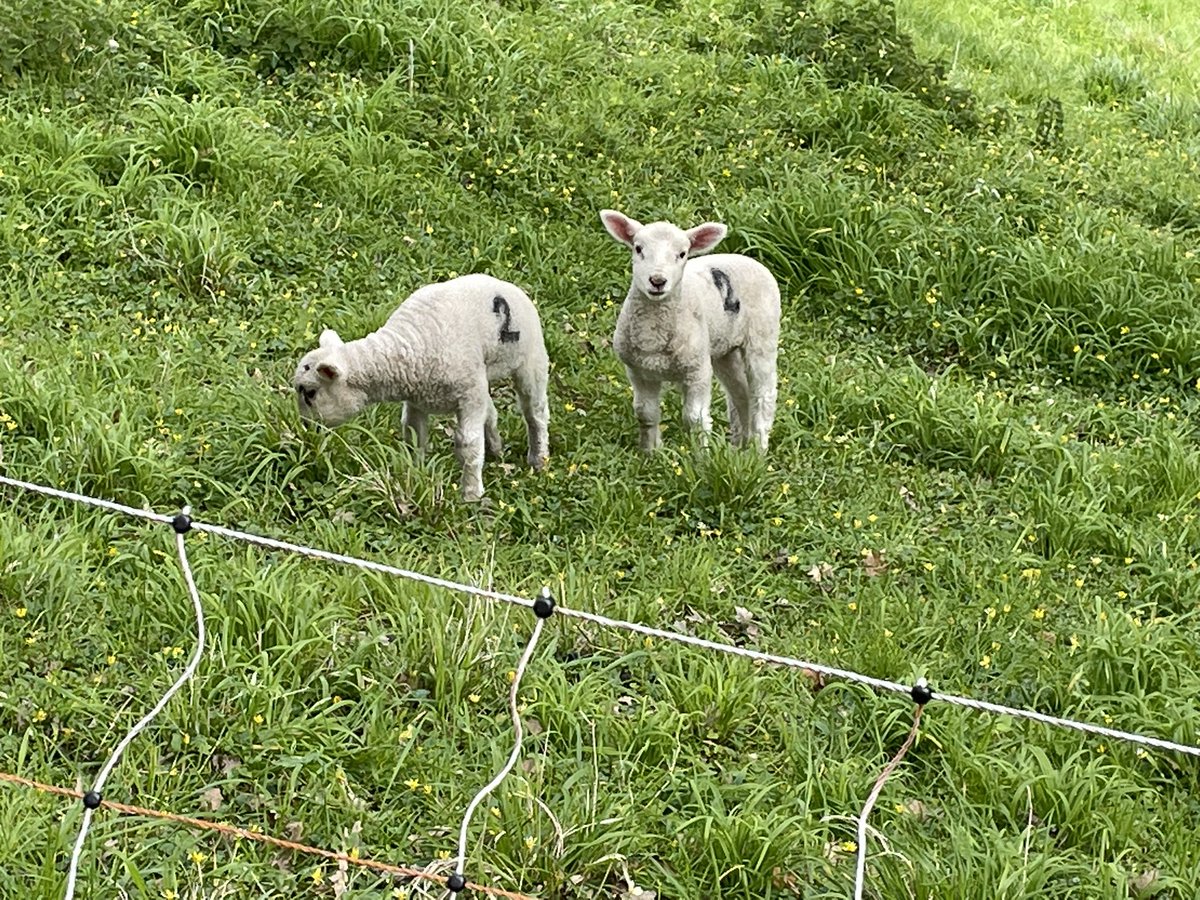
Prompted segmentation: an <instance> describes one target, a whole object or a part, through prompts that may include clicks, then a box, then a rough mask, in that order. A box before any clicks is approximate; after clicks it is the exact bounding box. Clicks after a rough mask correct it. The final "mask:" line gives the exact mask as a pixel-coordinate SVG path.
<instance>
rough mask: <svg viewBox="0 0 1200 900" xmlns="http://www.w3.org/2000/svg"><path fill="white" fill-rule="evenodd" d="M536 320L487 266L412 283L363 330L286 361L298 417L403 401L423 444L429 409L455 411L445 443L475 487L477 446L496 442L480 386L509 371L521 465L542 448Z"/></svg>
mask: <svg viewBox="0 0 1200 900" xmlns="http://www.w3.org/2000/svg"><path fill="white" fill-rule="evenodd" d="M548 374H549V359H548V357H547V356H546V345H545V343H544V342H543V341H542V324H541V321H540V320H539V318H538V314H537V310H536V309H535V308H534V305H533V302H532V301H531V300H530V299H529V297H528V295H526V293H525V292H524V291H522V290H521V289H520V288H519V287H517V286H516V285H513V284H509V283H508V282H506V281H500V280H499V279H496V278H492V277H491V276H490V275H481V274H477V275H464V276H462V277H461V278H454V279H451V280H450V281H445V282H441V283H438V284H430V285H426V286H425V287H422V288H419V289H418V290H417V291H415V292H414V293H413V294H412V295H411V296H409V297H408V299H406V300H405V301H404V302H403V303H401V304H400V306H399V308H397V310H396V311H395V312H394V313H392V315H391V317H390V318H389V319H388V320H387V322H386V323H385V324H384V326H383V327H382V328H380V329H379V330H378V331H376V332H374V333H373V334H369V335H367V336H366V337H364V338H361V339H359V340H356V341H350V342H349V343H343V342H342V339H341V338H339V337H338V335H337V333H336V332H334V331H329V330H326V331H324V332H322V333H321V341H320V346H319V347H318V348H317V349H316V350H312V351H310V352H309V353H308V354H306V355H305V356H304V358H303V359H302V360H300V365H299V366H297V367H296V375H295V377H294V379H293V383H294V385H295V387H296V403H297V405H298V407H299V410H300V416H301V418H304V419H315V420H317V421H320V422H324V423H325V424H326V425H330V426H334V425H341V424H342V423H343V422H346V421H348V420H350V419H352V418H353V417H354V416H355V415H357V414H358V413H359V412H361V411H362V410H363V408H364V407H366V406H368V405H369V404H372V403H378V402H381V401H387V400H403V401H404V411H403V415H402V418H401V421H402V423H403V426H404V430H405V434H406V436H407V437H410V438H415V443H416V445H417V447H418V448H420V449H424V447H425V442H426V439H427V437H428V433H429V430H428V416H429V414H430V413H448V412H453V413H456V414H457V415H458V427H457V428H456V429H455V432H454V452H455V456H456V457H457V458H458V461H459V463H461V465H462V496H463V499H464V500H478V499H479V498H480V497H482V496H483V455H484V449H485V447H486V449H487V452H488V453H490V454H493V455H498V454H499V453H500V452H501V450H502V449H503V445H502V443H501V440H500V432H499V430H498V429H497V427H496V407H495V406H494V405H493V403H492V398H491V395H490V394H489V392H488V389H489V386H490V385H491V384H493V383H494V382H496V381H500V380H504V379H511V380H512V382H513V385H514V387H515V388H516V393H517V400H518V401H519V403H520V406H521V412H522V414H523V415H524V417H525V430H526V433H527V435H528V440H529V452H528V455H527V456H526V459H527V460H528V462H529V464H530V465H531V466H533V467H534V468H535V469H541V467H542V465H543V463H544V461H545V459H546V456H547V454H548V452H549V442H548V437H547V426H548V424H549V418H550V413H549V407H548V405H547V402H546V382H547V378H548Z"/></svg>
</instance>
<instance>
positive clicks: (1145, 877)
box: [1129, 869, 1158, 894]
mask: <svg viewBox="0 0 1200 900" xmlns="http://www.w3.org/2000/svg"><path fill="white" fill-rule="evenodd" d="M1156 881H1158V869H1147V870H1146V871H1145V872H1143V873H1142V874H1141V875H1138V876H1137V877H1136V878H1130V879H1129V889H1130V890H1131V891H1133V892H1135V893H1138V894H1140V893H1141V892H1142V891H1144V890H1146V889H1147V888H1149V887H1151V886H1152V885H1153V884H1154V882H1156Z"/></svg>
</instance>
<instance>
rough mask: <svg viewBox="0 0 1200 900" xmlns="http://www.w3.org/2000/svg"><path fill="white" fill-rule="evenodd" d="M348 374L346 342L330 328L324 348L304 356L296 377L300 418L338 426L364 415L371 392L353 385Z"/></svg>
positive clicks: (323, 341) (294, 382)
mask: <svg viewBox="0 0 1200 900" xmlns="http://www.w3.org/2000/svg"><path fill="white" fill-rule="evenodd" d="M348 374H349V365H348V362H347V359H346V351H345V348H344V345H343V344H342V339H341V338H340V337H338V335H337V332H336V331H330V330H328V329H326V330H325V331H323V332H322V333H321V343H320V346H319V347H317V349H316V350H310V351H309V352H308V353H306V354H305V355H304V358H303V359H302V360H300V365H298V366H296V374H295V376H293V378H292V384H293V385H295V387H296V406H297V408H298V409H299V410H300V418H302V419H315V420H316V421H318V422H323V423H325V424H326V425H329V426H336V425H341V424H342V423H343V422H348V421H350V420H351V419H353V418H354V417H355V416H356V415H358V414H359V413H360V412H362V410H363V407H365V406H366V405H367V403H368V398H367V392H366V391H364V390H363V389H362V388H359V387H355V386H354V385H353V384H351V383H350V379H349V378H348V377H347V376H348Z"/></svg>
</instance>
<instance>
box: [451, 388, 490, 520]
mask: <svg viewBox="0 0 1200 900" xmlns="http://www.w3.org/2000/svg"><path fill="white" fill-rule="evenodd" d="M484 391H485V392H486V387H485V388H484ZM484 396H486V393H484ZM487 416H488V405H487V403H486V402H485V401H483V400H482V399H481V398H479V397H478V396H477V397H476V398H473V399H471V400H467V401H464V402H463V403H462V405H460V406H459V408H458V425H457V427H456V428H455V429H454V455H455V457H456V458H457V459H458V462H459V465H461V466H462V498H463V500H466V501H468V502H470V501H474V500H479V499H480V498H481V497H483V449H484V430H485V427H486V423H487Z"/></svg>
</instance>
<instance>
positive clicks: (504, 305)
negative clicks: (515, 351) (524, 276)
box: [492, 295, 521, 344]
mask: <svg viewBox="0 0 1200 900" xmlns="http://www.w3.org/2000/svg"><path fill="white" fill-rule="evenodd" d="M492 312H494V313H495V314H496V315H498V316H499V315H503V316H504V321H503V322H501V323H500V343H502V344H514V343H516V342H517V341H519V340H520V339H521V332H519V331H509V328H508V326H509V325H510V324H511V323H512V310H510V309H509V308H508V301H507V300H505V299H504V298H503V297H501V296H499V295H497V296H496V299H495V300H493V301H492Z"/></svg>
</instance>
